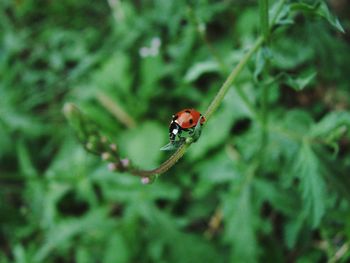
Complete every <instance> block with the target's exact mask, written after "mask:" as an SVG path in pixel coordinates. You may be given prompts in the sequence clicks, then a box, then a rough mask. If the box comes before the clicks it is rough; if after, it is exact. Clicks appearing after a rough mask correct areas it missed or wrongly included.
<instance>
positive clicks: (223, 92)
mask: <svg viewBox="0 0 350 263" xmlns="http://www.w3.org/2000/svg"><path fill="white" fill-rule="evenodd" d="M263 41H264V39H263V37H259V38H258V39H257V40H256V42H255V43H254V45H253V46H252V48H251V49H250V50H249V51H248V52H247V53H246V54H245V55H244V56H243V58H242V60H241V61H240V62H239V63H238V64H237V66H236V67H235V68H234V69H233V70H232V72H231V74H230V75H229V76H228V77H227V79H226V81H225V82H224V84H223V85H222V86H221V88H220V90H219V92H218V93H217V95H216V96H215V98H214V99H213V101H212V102H211V103H210V105H209V107H208V109H207V111H206V113H205V115H204V116H205V118H206V121H208V120H209V118H210V117H211V115H212V114H213V113H214V112H215V111H216V109H217V108H218V107H219V105H220V103H221V102H222V100H223V99H224V97H225V95H226V93H227V91H228V90H229V88H230V87H231V85H232V83H233V82H234V81H235V80H236V79H237V76H238V75H239V73H240V72H241V71H242V69H243V68H244V66H245V65H246V64H247V63H248V61H249V59H250V58H251V57H252V55H253V54H254V52H255V51H257V50H258V48H259V47H260V46H261V45H262V43H263ZM189 146H190V144H187V143H184V144H183V145H181V146H180V147H179V149H177V151H176V152H175V153H174V154H173V155H172V156H171V157H170V158H169V159H168V160H166V161H165V162H164V163H162V164H161V165H160V166H159V167H158V168H156V169H153V170H138V169H132V170H131V171H130V172H131V173H132V174H134V175H137V176H141V177H150V176H152V175H155V174H161V173H164V172H166V171H167V170H169V168H170V167H172V166H173V165H174V164H175V163H176V162H177V161H178V160H179V159H180V158H181V157H182V156H183V155H184V154H185V152H186V150H187V148H188V147H189Z"/></svg>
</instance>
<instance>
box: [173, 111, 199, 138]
mask: <svg viewBox="0 0 350 263" xmlns="http://www.w3.org/2000/svg"><path fill="white" fill-rule="evenodd" d="M204 122H205V118H204V116H203V115H202V114H201V113H200V112H198V111H196V110H195V109H183V110H182V111H179V112H178V113H176V114H174V115H173V116H172V120H171V123H170V126H169V138H170V142H171V143H174V142H175V141H178V140H183V139H184V138H186V134H187V136H193V135H194V134H195V130H196V127H200V126H201V125H203V123H204ZM199 124H200V125H199ZM197 139H198V138H197Z"/></svg>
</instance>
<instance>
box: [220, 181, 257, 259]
mask: <svg viewBox="0 0 350 263" xmlns="http://www.w3.org/2000/svg"><path fill="white" fill-rule="evenodd" d="M251 194H252V193H251V187H250V185H245V186H243V189H239V188H238V187H237V188H236V187H235V188H234V189H233V190H232V191H231V192H230V193H228V194H227V195H225V197H224V204H223V209H224V210H223V211H224V221H225V225H226V231H225V240H226V242H229V243H230V244H231V246H232V254H231V262H238V263H240V262H242V263H243V262H245V263H253V262H257V255H258V251H257V250H258V247H257V240H256V235H255V227H254V215H255V213H254V211H253V207H252V196H251Z"/></svg>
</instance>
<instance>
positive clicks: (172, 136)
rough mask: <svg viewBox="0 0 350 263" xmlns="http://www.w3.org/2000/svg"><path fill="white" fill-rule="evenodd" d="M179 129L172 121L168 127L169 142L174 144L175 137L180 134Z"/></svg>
mask: <svg viewBox="0 0 350 263" xmlns="http://www.w3.org/2000/svg"><path fill="white" fill-rule="evenodd" d="M181 130H182V129H181V127H180V125H179V124H177V123H176V122H175V121H172V122H171V123H170V126H169V138H170V141H171V142H174V141H175V139H176V136H177V135H179V134H180V133H181Z"/></svg>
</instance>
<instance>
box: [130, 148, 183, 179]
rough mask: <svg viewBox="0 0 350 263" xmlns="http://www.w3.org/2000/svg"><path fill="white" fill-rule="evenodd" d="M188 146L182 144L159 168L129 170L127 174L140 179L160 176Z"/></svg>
mask: <svg viewBox="0 0 350 263" xmlns="http://www.w3.org/2000/svg"><path fill="white" fill-rule="evenodd" d="M189 146H190V144H187V143H184V144H182V145H181V146H180V147H179V148H178V149H177V150H176V152H175V153H174V154H173V155H172V156H170V157H169V159H167V160H166V161H165V162H164V163H162V164H161V165H160V166H159V167H157V168H155V169H153V170H139V169H136V168H133V169H131V170H130V171H129V172H130V173H132V174H133V175H136V176H141V177H150V176H152V175H156V174H162V173H165V172H166V171H168V170H169V169H170V168H171V167H172V166H173V165H174V164H175V163H176V162H177V161H178V160H179V159H180V158H181V157H182V156H183V155H184V154H185V152H186V150H187V148H188V147H189Z"/></svg>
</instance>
